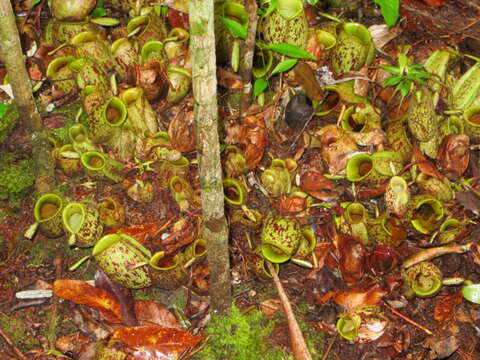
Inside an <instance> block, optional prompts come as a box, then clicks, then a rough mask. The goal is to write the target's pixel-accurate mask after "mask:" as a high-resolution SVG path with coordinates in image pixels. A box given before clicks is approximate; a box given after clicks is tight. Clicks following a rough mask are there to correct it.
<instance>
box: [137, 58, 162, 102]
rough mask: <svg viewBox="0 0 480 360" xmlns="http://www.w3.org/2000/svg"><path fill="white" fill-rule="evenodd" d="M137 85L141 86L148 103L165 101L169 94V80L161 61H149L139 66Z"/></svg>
mask: <svg viewBox="0 0 480 360" xmlns="http://www.w3.org/2000/svg"><path fill="white" fill-rule="evenodd" d="M136 73H137V85H138V86H140V87H141V88H142V89H143V91H144V93H145V97H146V98H147V99H148V101H156V100H161V99H163V98H164V97H165V96H166V95H167V92H168V79H167V75H166V73H165V69H164V67H163V65H162V63H161V62H160V61H159V60H152V61H148V62H146V63H145V64H143V65H141V66H138V69H137V71H136Z"/></svg>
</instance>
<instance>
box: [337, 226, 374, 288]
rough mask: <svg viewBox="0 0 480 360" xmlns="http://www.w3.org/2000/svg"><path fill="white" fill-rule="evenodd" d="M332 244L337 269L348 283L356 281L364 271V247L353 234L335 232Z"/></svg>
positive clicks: (361, 276) (365, 253) (351, 283)
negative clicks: (335, 253) (333, 245)
mask: <svg viewBox="0 0 480 360" xmlns="http://www.w3.org/2000/svg"><path fill="white" fill-rule="evenodd" d="M334 244H335V247H336V249H337V253H338V259H339V263H338V265H339V269H340V272H341V274H342V278H343V280H344V281H345V282H346V283H347V284H348V285H353V284H356V283H358V282H359V281H360V280H361V279H362V278H363V275H364V273H365V257H366V255H367V251H366V250H365V247H364V246H363V245H362V244H361V243H360V242H359V241H358V240H357V239H356V238H355V237H353V236H351V235H348V234H335V236H334Z"/></svg>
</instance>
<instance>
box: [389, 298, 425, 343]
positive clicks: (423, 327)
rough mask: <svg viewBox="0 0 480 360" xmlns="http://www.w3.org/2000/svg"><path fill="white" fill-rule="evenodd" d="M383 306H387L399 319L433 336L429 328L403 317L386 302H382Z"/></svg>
mask: <svg viewBox="0 0 480 360" xmlns="http://www.w3.org/2000/svg"><path fill="white" fill-rule="evenodd" d="M381 303H382V304H383V306H385V307H386V308H387V309H388V310H390V311H391V312H393V313H394V314H395V315H397V316H398V317H399V318H401V319H403V320H405V321H406V322H408V323H409V324H411V325H413V326H415V327H417V328H419V329H420V330H422V331H424V332H425V333H427V334H428V335H433V333H432V331H431V330H429V329H428V328H426V327H425V326H423V325H420V324H419V323H417V322H415V321H413V320H412V319H410V318H408V317H406V316H405V315H403V314H402V313H400V312H398V311H397V310H396V309H395V308H393V307H391V306H390V305H388V304H387V303H386V302H384V301H382V302H381Z"/></svg>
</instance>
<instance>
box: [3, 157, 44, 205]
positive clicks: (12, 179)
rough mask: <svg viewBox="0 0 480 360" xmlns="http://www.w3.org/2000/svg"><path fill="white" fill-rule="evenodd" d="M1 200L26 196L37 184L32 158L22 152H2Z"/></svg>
mask: <svg viewBox="0 0 480 360" xmlns="http://www.w3.org/2000/svg"><path fill="white" fill-rule="evenodd" d="M0 169H1V170H0V200H11V201H15V200H19V199H22V198H24V197H25V196H26V195H27V194H28V193H29V191H30V190H31V189H32V188H33V185H34V184H35V176H34V174H33V163H32V160H31V159H22V158H21V155H20V154H16V153H0Z"/></svg>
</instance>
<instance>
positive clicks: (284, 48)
mask: <svg viewBox="0 0 480 360" xmlns="http://www.w3.org/2000/svg"><path fill="white" fill-rule="evenodd" d="M267 49H270V50H273V51H276V52H278V53H280V54H283V55H287V56H290V57H292V58H298V59H308V60H317V58H316V57H315V56H313V55H312V54H310V53H309V52H308V51H306V50H304V49H303V48H301V47H300V46H297V45H292V44H287V43H281V44H272V45H268V46H267Z"/></svg>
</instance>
